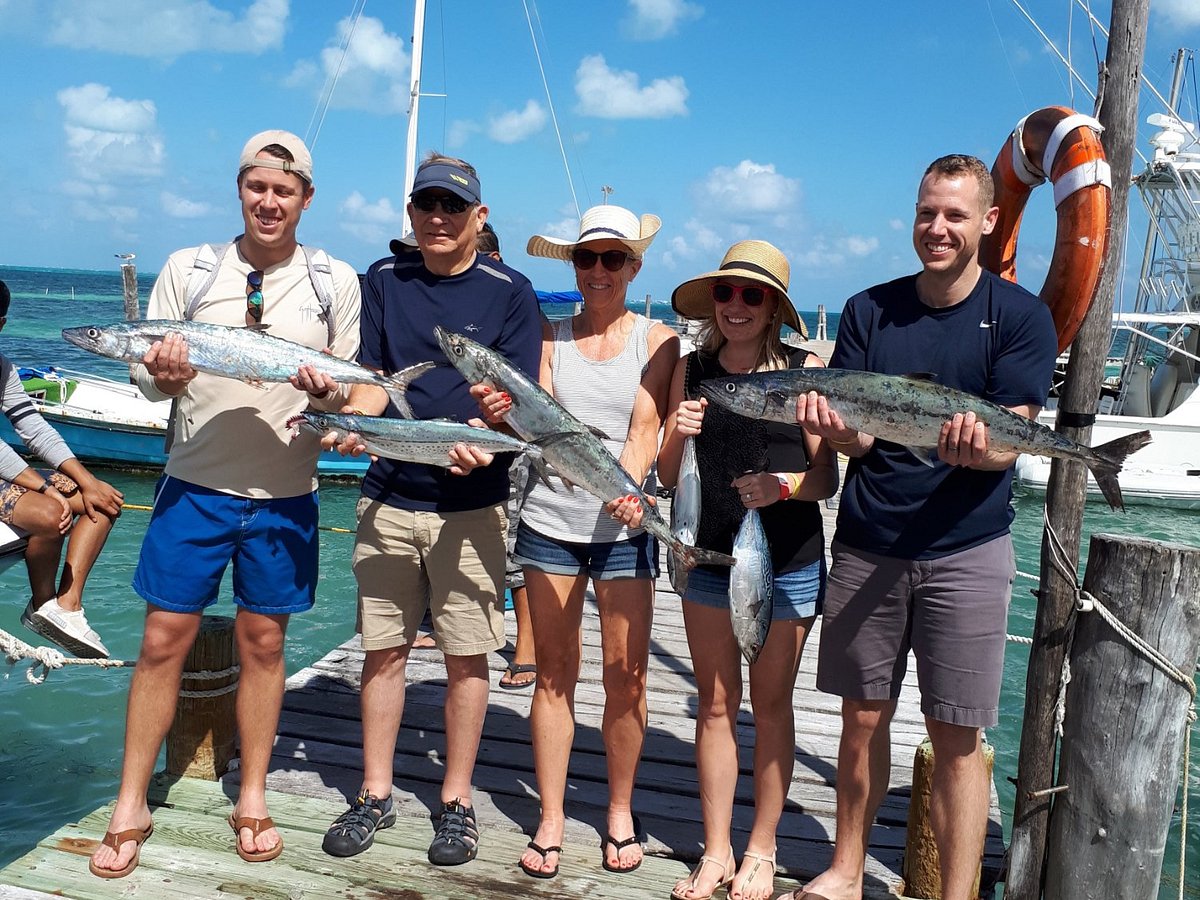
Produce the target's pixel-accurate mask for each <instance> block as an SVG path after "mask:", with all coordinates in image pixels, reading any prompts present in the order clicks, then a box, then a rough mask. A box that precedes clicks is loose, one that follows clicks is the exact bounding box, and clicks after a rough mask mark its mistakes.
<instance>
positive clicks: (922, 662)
mask: <svg viewBox="0 0 1200 900" xmlns="http://www.w3.org/2000/svg"><path fill="white" fill-rule="evenodd" d="M830 551H831V553H832V555H833V566H832V567H831V568H830V570H829V580H828V582H827V583H826V588H825V613H824V620H823V622H822V623H821V646H820V649H819V655H818V658H817V688H818V689H819V690H822V691H825V692H826V693H829V694H837V695H839V696H841V697H845V698H847V699H850V700H895V699H896V698H897V697H899V696H900V686H901V683H902V682H903V681H904V673H905V671H906V670H907V667H908V651H909V650H910V649H911V650H912V651H913V655H914V656H915V657H916V660H917V683H918V684H919V685H920V688H921V712H923V713H924V714H925V715H927V716H929V717H930V718H931V719H933V720H934V721H937V722H946V723H948V724H951V725H963V726H966V727H970V728H990V727H991V726H993V725H995V724H996V721H997V715H998V707H999V702H1000V680H1001V678H1002V676H1003V674H1004V641H1005V635H1006V632H1007V627H1008V603H1009V599H1010V598H1011V596H1012V583H1013V578H1014V576H1015V575H1016V564H1015V562H1014V559H1013V546H1012V538H1011V536H1010V535H1007V534H1006V535H1003V536H1002V537H998V538H996V539H995V540H992V541H988V542H987V543H986V544H981V545H979V546H978V547H972V548H971V549H969V550H963V551H961V552H959V553H953V554H951V555H950V556H943V557H941V558H939V559H926V560H916V561H913V560H907V559H894V558H892V557H888V556H878V555H876V554H874V553H867V552H865V551H863V550H856V549H854V548H851V547H847V546H846V545H844V544H842V543H840V542H838V541H836V540H835V541H834V542H833V544H832V546H831V547H830Z"/></svg>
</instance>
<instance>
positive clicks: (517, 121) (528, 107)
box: [488, 100, 546, 144]
mask: <svg viewBox="0 0 1200 900" xmlns="http://www.w3.org/2000/svg"><path fill="white" fill-rule="evenodd" d="M545 126H546V109H545V107H543V106H542V104H540V103H538V102H537V101H536V100H530V101H529V102H527V103H526V104H525V108H524V109H510V110H507V111H505V112H503V113H501V114H500V115H498V116H494V117H493V118H492V119H491V121H490V122H488V137H490V138H491V139H492V140H493V141H498V142H499V143H501V144H516V143H518V142H520V141H523V140H525V138H527V137H530V136H531V135H534V134H537V133H538V132H539V131H541V130H542V129H543V128H544V127H545Z"/></svg>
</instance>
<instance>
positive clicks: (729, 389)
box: [725, 381, 737, 394]
mask: <svg viewBox="0 0 1200 900" xmlns="http://www.w3.org/2000/svg"><path fill="white" fill-rule="evenodd" d="M725 393H727V394H736V393H737V385H736V384H734V383H733V382H732V381H727V382H725Z"/></svg>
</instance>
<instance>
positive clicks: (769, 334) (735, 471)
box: [658, 241, 837, 900]
mask: <svg viewBox="0 0 1200 900" xmlns="http://www.w3.org/2000/svg"><path fill="white" fill-rule="evenodd" d="M788 274H789V266H788V262H787V259H786V258H785V257H784V255H783V254H782V253H781V252H780V251H779V250H777V249H776V248H775V247H773V246H772V245H770V244H768V243H767V242H765V241H741V242H740V243H737V244H734V245H733V246H732V247H730V248H729V251H728V252H727V253H726V254H725V258H724V260H722V262H721V267H720V269H718V270H717V271H715V272H707V273H705V274H704V275H700V276H699V277H697V278H693V279H691V280H689V281H685V282H684V283H683V284H681V285H680V286H679V287H678V288H676V289H675V292H674V293H673V294H672V295H671V304H672V306H674V308H675V310H676V312H678V313H679V314H680V315H683V316H686V317H687V318H689V319H697V320H700V321H701V322H703V326H702V328H701V331H700V338H699V349H697V350H695V351H693V352H692V353H689V354H688V355H687V356H686V357H684V358H683V359H681V360H679V362H678V364H677V365H676V367H675V374H674V377H673V379H672V381H671V408H672V410H673V412H672V413H671V414H670V415H668V417H667V422H666V435H665V437H664V439H663V446H662V451H661V453H660V454H659V458H658V471H659V475H660V477H661V478H662V481H663V484H664V485H667V486H672V485H674V484H675V483H676V481H677V480H678V477H679V467H680V461H681V458H682V453H683V442H684V439H685V438H687V437H693V438H694V439H695V442H696V444H695V449H696V460H697V464H698V467H699V470H700V481H701V484H702V485H703V490H702V491H701V498H702V499H701V504H702V506H701V511H700V525H699V533H698V534H697V535H696V543H697V545H698V546H702V547H707V548H711V549H713V550H717V551H721V552H725V553H728V552H730V549H731V547H732V545H733V537H734V534H735V533H736V532H737V529H738V527H739V526H740V525H741V522H742V518H743V517H744V515H745V513H746V510H748V509H757V510H758V511H759V514H760V515H761V517H762V523H763V527H764V529H765V530H766V533H767V541H768V543H769V544H770V548H771V562H772V567H773V569H774V572H775V590H774V600H773V618H772V624H771V628H770V631H769V632H768V633H767V639H766V642H765V644H764V646H763V648H762V652H761V653H760V655H759V657H758V659H757V661H755V662H754V663H753V664H751V666H750V701H751V706H752V708H753V711H754V728H755V744H754V797H755V808H754V824H753V826H752V827H751V830H750V837H749V839H748V841H747V845H746V851H745V853H744V854H743V859H742V864H741V866H740V867H739V866H737V865H736V864H735V861H734V853H733V846H732V843H731V841H730V820H731V818H732V815H733V796H734V785H735V784H736V781H737V776H738V746H737V712H738V709H739V707H740V705H741V700H742V665H741V655H740V653H739V650H738V645H737V642H736V640H735V639H734V635H733V627H732V623H731V620H730V615H729V571H728V570H727V569H724V570H720V569H717V568H712V567H707V566H702V567H699V568H696V569H694V570H693V571H692V572H691V573H690V574H689V575H688V581H687V587H686V589H685V591H684V594H683V621H684V626H685V629H686V631H687V638H688V647H689V648H690V650H691V654H692V664H693V667H694V669H695V673H696V685H697V689H698V691H699V695H700V696H699V710H698V712H697V715H696V768H697V770H698V775H699V779H700V798H701V799H700V803H701V812H702V814H703V818H704V855H703V856H702V857H701V859H700V863H699V864H698V865H697V866H696V868H695V870H693V871H692V873H691V874H690V875H689V876H688V877H687V878H683V879H681V880H680V881H679V882H678V883H677V884H676V885H675V889H674V890H673V891H672V892H671V896H672V897H675V898H678V900H704V898H708V897H711V896H712V894H713V892H714V891H715V890H716V889H717V888H718V887H728V889H729V896H730V897H732V898H736V900H743V898H744V900H763V898H769V897H771V896H772V886H773V880H774V874H775V831H776V828H777V827H778V824H779V818H780V816H781V815H782V813H783V804H784V800H785V799H786V797H787V792H788V787H789V785H790V784H791V777H792V766H793V755H794V753H795V738H796V734H795V722H794V719H793V716H792V691H793V688H794V687H795V682H796V673H797V672H798V671H799V667H800V654H801V652H802V651H803V650H804V642H805V639H806V638H807V636H808V631H809V628H810V627H811V625H812V622H813V619H814V617H815V616H816V615H817V613H819V612H820V605H821V600H822V597H823V595H824V588H825V556H824V554H825V542H824V538H823V535H822V529H821V512H820V509H819V507H818V503H817V501H819V500H823V499H825V498H826V497H830V496H832V495H833V493H834V491H835V490H836V489H837V464H836V461H835V456H834V453H833V451H832V449H831V448H830V447H829V446H828V444H827V443H826V442H825V441H823V440H821V439H818V438H814V437H812V436H810V435H809V434H808V433H807V432H805V431H802V430H801V429H799V428H793V427H791V426H784V425H773V424H771V423H767V422H759V421H756V420H751V419H744V418H740V417H738V416H735V415H733V414H732V413H730V412H727V411H725V410H724V409H722V408H720V407H717V406H714V407H712V408H711V409H709V408H708V403H707V401H706V400H704V399H700V400H693V399H690V398H692V397H695V396H697V395H698V394H697V386H698V385H699V383H700V381H702V380H703V379H705V378H716V377H718V376H724V375H727V374H734V373H742V372H755V371H761V370H764V369H782V368H794V367H799V366H820V365H823V363H822V362H821V361H820V360H819V359H818V358H817V357H816V356H815V355H814V354H812V353H809V352H808V351H806V350H801V349H795V348H791V347H788V346H786V345H785V344H783V342H782V341H780V329H781V327H782V326H783V324H785V323H786V324H788V325H790V326H791V327H792V328H794V329H796V330H797V331H799V332H800V334H801V335H803V336H805V337H807V333H806V330H805V327H804V324H803V322H801V320H800V317H799V316H798V315H797V314H796V310H795V307H793V305H792V302H791V300H790V299H789V297H788V295H787V287H788Z"/></svg>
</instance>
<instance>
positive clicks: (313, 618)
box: [0, 267, 1200, 900]
mask: <svg viewBox="0 0 1200 900" xmlns="http://www.w3.org/2000/svg"><path fill="white" fill-rule="evenodd" d="M0 280H4V281H5V282H7V283H8V285H9V287H10V289H12V291H13V306H12V309H11V310H10V312H9V320H8V324H7V325H6V327H5V328H4V330H3V332H2V333H0V352H3V353H4V354H6V355H7V356H9V357H10V358H12V359H13V360H14V361H15V362H17V363H18V364H21V365H45V364H55V365H58V366H60V367H64V368H72V369H77V370H80V371H91V372H99V373H103V374H108V375H116V376H118V377H120V376H121V375H122V373H123V371H124V367H123V366H121V365H120V364H117V363H113V362H111V361H109V360H104V359H100V358H99V357H94V356H91V355H89V354H87V353H84V352H83V351H81V350H78V349H76V348H74V347H72V346H70V345H68V344H66V343H65V342H64V341H62V340H61V338H60V337H59V335H58V333H59V330H60V329H61V328H63V327H66V326H70V325H80V324H86V323H91V322H106V321H112V320H114V319H119V318H121V317H122V316H123V314H124V313H123V307H122V300H121V281H120V277H119V275H118V274H117V272H116V271H115V268H114V271H113V272H111V273H108V272H104V273H96V272H77V271H69V270H44V269H19V268H6V267H0ZM152 282H153V278H152V277H142V278H140V279H139V284H140V289H141V292H142V297H143V306H144V303H145V299H144V298H145V296H146V295H147V294H148V292H149V289H150V286H151V284H152ZM638 311H639V312H644V304H640V305H639V308H638ZM669 311H670V307H669V306H668V305H666V304H655V305H654V306H653V307H652V309H651V314H652V315H655V316H656V317H663V318H665V317H666V314H667V313H669ZM803 315H804V317H805V319H806V321H807V322H808V325H809V328H810V331H811V330H812V329H813V328H814V326H815V324H816V316H815V313H805V314H803ZM836 318H837V317H836V314H832V313H831V315H830V317H829V325H830V332H831V333H830V337H831V338H832V337H833V332H834V330H835V329H836ZM101 477H103V478H106V479H107V480H109V481H111V482H112V483H114V484H115V485H117V486H118V487H119V488H120V489H121V490H122V491H124V493H125V500H126V503H127V504H130V505H142V506H148V505H149V504H150V501H151V497H152V493H153V489H154V478H153V477H152V476H149V475H136V474H129V473H120V472H103V473H101ZM357 497H358V491H357V487H356V486H354V485H353V484H346V483H330V484H327V485H323V486H322V490H321V520H322V523H323V525H324V526H325V528H326V529H327V530H323V531H322V533H321V579H320V582H319V585H318V592H317V605H316V608H315V609H314V610H313V611H312V612H310V613H306V614H304V615H298V616H294V617H293V618H292V622H291V625H290V627H289V632H288V649H287V669H288V673H289V674H291V673H293V672H295V671H297V670H298V669H300V668H302V667H304V666H305V665H307V664H309V663H310V662H312V661H313V660H315V659H317V658H319V657H320V656H322V655H324V654H325V653H326V652H327V651H328V650H330V649H331V648H332V647H334V646H336V645H337V644H339V643H341V642H342V641H344V640H347V639H348V638H349V637H350V636H351V635H352V634H353V628H354V603H355V586H354V578H353V576H352V575H351V573H350V567H349V559H350V552H351V545H352V542H353V537H352V536H351V535H349V534H342V533H338V532H336V531H333V530H332V529H334V528H352V527H353V525H354V504H355V501H356V500H357ZM1015 506H1016V511H1017V518H1016V521H1015V523H1014V526H1013V538H1014V543H1015V546H1016V552H1017V568H1018V569H1019V570H1020V571H1022V572H1028V573H1036V572H1037V571H1038V567H1039V563H1038V554H1039V552H1040V551H1039V548H1040V541H1041V515H1042V499H1041V497H1040V496H1038V495H1036V494H1023V493H1020V492H1019V493H1018V495H1017V497H1016V498H1015ZM148 516H149V514H148V513H146V512H142V511H138V510H132V509H131V510H129V511H127V512H126V513H125V515H123V516H122V517H121V518H120V520H119V521H118V523H117V526H116V528H115V529H114V531H113V534H112V536H111V537H110V539H109V541H108V544H107V546H106V548H105V552H104V555H103V556H102V557H101V559H100V562H99V563H98V565H97V567H96V570H95V571H94V572H93V573H92V577H91V579H90V580H89V582H88V586H87V593H86V597H85V601H86V603H87V610H88V617H89V619H90V621H91V622H92V624H93V625H94V626H95V627H96V629H97V630H98V631H99V632H100V634H101V635H102V637H103V638H104V640H105V642H106V643H107V644H108V646H109V649H110V650H111V651H112V653H113V655H114V656H115V657H119V658H132V657H134V656H135V655H136V653H137V648H138V642H139V640H140V636H141V620H142V617H143V615H144V611H145V606H144V604H143V603H142V602H141V600H140V599H139V598H138V597H137V596H136V595H135V594H134V593H133V592H132V590H131V589H130V587H129V583H130V581H131V579H132V577H133V569H134V566H135V565H136V562H137V553H138V547H139V545H140V542H141V537H142V533H143V531H144V529H145V524H146V522H147V520H148ZM1100 531H1104V532H1115V533H1126V534H1138V535H1140V536H1143V537H1149V538H1152V539H1157V540H1166V541H1178V542H1182V543H1190V544H1196V543H1197V542H1198V538H1197V535H1200V513H1197V512H1180V511H1168V510H1162V509H1153V508H1148V507H1131V508H1130V512H1129V513H1128V514H1126V515H1119V514H1114V513H1111V512H1109V511H1108V510H1107V508H1105V507H1103V506H1102V505H1098V504H1088V508H1087V512H1086V515H1085V519H1084V541H1083V547H1084V550H1085V552H1086V548H1087V538H1088V536H1089V535H1090V534H1092V533H1094V532H1100ZM1032 586H1033V582H1032V581H1029V580H1025V579H1018V580H1017V583H1016V585H1015V587H1014V590H1013V602H1012V610H1011V613H1010V619H1009V629H1008V630H1009V632H1010V633H1013V634H1020V635H1028V634H1030V633H1031V632H1032V629H1033V622H1034V616H1035V613H1036V610H1035V606H1034V600H1033V598H1032V596H1031V595H1030V588H1031V587H1032ZM28 596H29V591H28V582H27V580H26V576H25V570H24V568H23V567H22V566H14V567H13V568H12V569H10V570H9V571H8V572H5V573H3V574H0V628H2V629H4V630H6V631H9V632H10V633H13V634H15V635H17V636H18V637H21V638H22V639H25V638H33V637H34V636H32V635H29V634H28V633H27V632H25V630H24V629H23V628H22V627H21V625H20V622H19V617H20V614H21V610H22V609H23V608H24V605H25V602H26V600H27V599H28ZM215 610H216V611H217V612H223V613H226V614H228V613H230V612H231V611H232V604H231V603H229V601H228V587H226V590H225V592H224V596H223V599H222V601H221V602H220V603H218V605H217V606H216V607H215ZM1027 660H1028V649H1027V648H1026V646H1025V645H1022V644H1015V643H1010V644H1009V645H1008V651H1007V654H1006V659H1005V674H1004V684H1003V692H1002V696H1001V704H1000V705H1001V717H1000V723H999V726H998V727H997V728H995V729H992V730H991V731H989V733H988V739H989V740H990V742H991V743H992V744H993V745H994V746H995V748H996V769H995V781H996V786H997V789H998V791H999V793H1000V800H1001V808H1002V810H1003V812H1004V827H1005V832H1006V834H1007V833H1008V830H1009V828H1010V827H1011V813H1012V807H1013V787H1012V785H1011V783H1010V782H1009V781H1008V778H1009V776H1013V775H1015V772H1016V765H1017V755H1018V742H1019V739H1020V730H1021V717H1022V710H1023V697H1024V691H1025V670H1026V664H1027ZM26 668H28V663H22V664H20V665H18V666H15V667H6V668H4V669H0V675H2V677H0V866H3V865H6V864H8V863H9V862H11V861H12V860H14V859H16V858H17V857H19V856H21V855H22V854H24V853H26V852H27V851H28V850H29V849H30V848H31V847H33V846H34V845H35V844H36V843H37V842H38V841H39V840H40V839H41V838H43V837H45V836H46V835H48V834H50V833H51V832H53V831H54V830H55V829H57V828H58V827H59V826H61V825H62V824H63V823H65V822H67V821H73V820H76V819H78V818H79V817H81V816H83V815H86V814H87V813H89V812H91V811H92V810H94V809H96V808H98V807H100V806H102V805H104V804H105V803H107V802H109V801H110V800H111V799H112V798H113V796H114V795H115V793H116V788H117V780H118V777H119V772H120V762H121V743H122V735H123V729H124V703H125V693H126V690H127V687H128V681H129V673H128V671H127V670H110V671H100V670H93V669H89V668H84V667H80V668H75V669H71V670H59V671H57V672H54V673H53V674H51V676H50V677H49V679H48V680H47V681H46V683H45V684H42V685H40V686H34V685H31V684H29V683H28V682H27V681H26V680H25V677H24V672H25V670H26ZM652 702H653V701H652ZM1193 746H1196V747H1200V731H1194V733H1193ZM1187 790H1188V796H1189V805H1190V807H1191V809H1193V810H1200V761H1197V760H1196V759H1193V761H1192V762H1191V766H1190V769H1189V772H1188V778H1187ZM1179 826H1180V823H1179V817H1178V815H1176V817H1175V821H1174V823H1173V828H1172V833H1171V845H1170V847H1169V848H1168V851H1167V863H1166V866H1165V870H1164V875H1163V889H1162V892H1161V896H1162V897H1163V898H1164V900H1165V898H1167V897H1175V896H1177V895H1178V868H1177V863H1176V860H1177V858H1178V847H1179V843H1178V842H1179V838H1180V827H1179ZM1186 840H1187V846H1188V847H1189V849H1191V848H1200V822H1196V821H1194V820H1193V821H1192V822H1190V823H1189V825H1188V828H1187V838H1186ZM1189 862H1190V873H1189V875H1188V878H1187V882H1186V885H1185V896H1188V897H1198V898H1200V858H1192V859H1190V860H1189Z"/></svg>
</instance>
